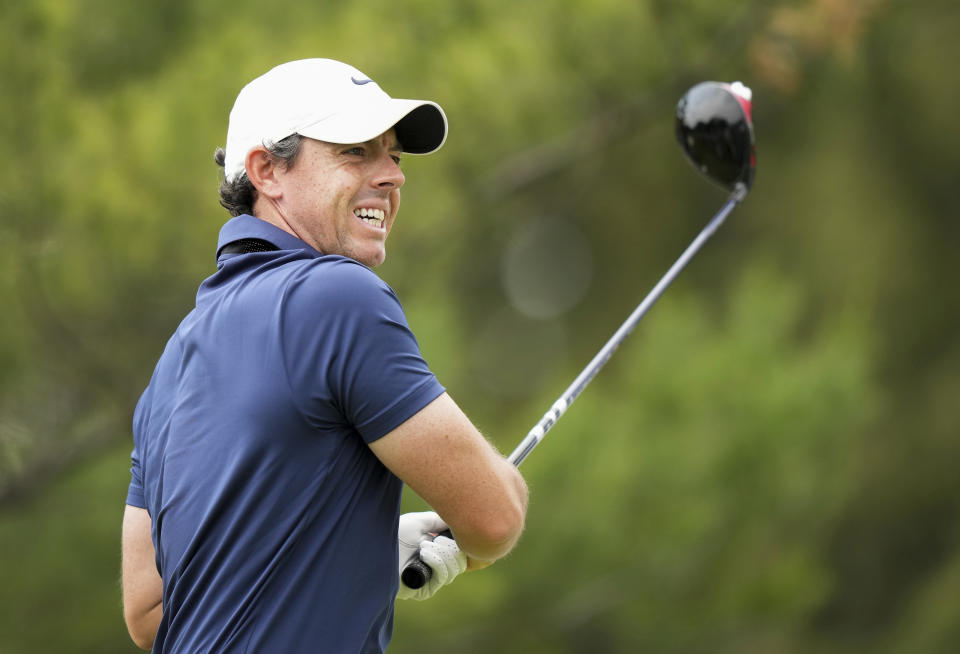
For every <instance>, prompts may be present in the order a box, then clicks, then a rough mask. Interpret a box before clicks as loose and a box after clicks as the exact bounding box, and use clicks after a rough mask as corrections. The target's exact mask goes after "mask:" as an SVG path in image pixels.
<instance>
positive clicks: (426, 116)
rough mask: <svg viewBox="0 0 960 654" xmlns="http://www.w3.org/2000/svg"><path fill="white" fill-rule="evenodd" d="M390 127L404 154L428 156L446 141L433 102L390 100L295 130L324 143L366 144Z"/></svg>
mask: <svg viewBox="0 0 960 654" xmlns="http://www.w3.org/2000/svg"><path fill="white" fill-rule="evenodd" d="M391 127H395V128H396V133H397V140H399V141H400V147H401V148H402V149H403V151H404V152H408V153H410V154H429V153H430V152H434V151H436V150H438V149H439V148H440V146H442V145H443V143H444V141H446V139H447V117H446V115H445V114H444V113H443V109H441V108H440V106H439V105H438V104H436V103H434V102H429V101H425V100H402V99H396V98H390V99H388V100H387V101H386V102H382V103H371V104H366V105H363V106H362V107H352V108H350V109H349V110H345V111H341V112H338V113H335V114H332V115H330V116H327V117H326V118H324V119H322V120H319V121H317V122H315V123H312V124H310V125H307V126H304V127H301V128H299V129H297V130H296V132H297V133H298V134H301V135H302V136H306V137H308V138H312V139H316V140H318V141H325V142H327V143H365V142H366V141H369V140H371V139H374V138H376V137H378V136H380V135H381V134H383V133H384V132H386V131H387V130H389V129H390V128H391Z"/></svg>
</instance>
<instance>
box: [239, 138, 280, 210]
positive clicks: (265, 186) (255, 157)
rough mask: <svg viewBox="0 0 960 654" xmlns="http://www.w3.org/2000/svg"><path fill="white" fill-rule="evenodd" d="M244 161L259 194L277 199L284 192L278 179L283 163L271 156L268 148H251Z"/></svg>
mask: <svg viewBox="0 0 960 654" xmlns="http://www.w3.org/2000/svg"><path fill="white" fill-rule="evenodd" d="M244 163H245V165H246V168H247V179H249V180H250V183H251V184H253V186H254V188H256V189H257V193H258V194H259V195H263V196H266V197H268V198H274V199H277V198H279V197H280V196H281V195H282V194H283V191H282V188H281V186H280V180H279V179H278V173H280V172H281V170H280V166H281V165H280V163H279V162H278V161H277V160H276V159H275V158H274V157H272V156H270V153H269V152H267V150H266V148H254V149H253V150H250V152H248V153H247V158H246V160H245V162H244Z"/></svg>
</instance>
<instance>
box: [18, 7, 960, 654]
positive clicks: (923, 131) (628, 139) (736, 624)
mask: <svg viewBox="0 0 960 654" xmlns="http://www.w3.org/2000/svg"><path fill="white" fill-rule="evenodd" d="M958 33H960V7H958V5H957V4H956V3H953V2H947V1H946V0H939V1H938V0H926V1H921V2H912V3H907V2H897V1H895V0H846V1H844V0H793V1H770V2H759V1H754V2H734V1H733V0H711V1H710V2H706V1H699V0H697V1H694V0H688V1H686V2H667V1H665V0H645V1H639V2H633V3H626V2H622V1H621V2H613V1H611V0H590V1H589V2H588V1H586V0H565V1H556V2H543V3H518V2H510V3H508V2H502V1H500V0H496V1H495V0H487V1H478V0H472V1H471V0H466V1H464V2H457V3H440V2H436V1H435V0H432V1H427V0H419V1H411V2H407V3H396V2H387V1H385V0H371V1H366V2H354V3H323V2H316V3H289V2H276V3H262V2H249V1H246V0H234V1H233V2H224V1H223V0H206V1H202V2H187V1H186V0H168V1H166V2H162V3H159V2H158V3H131V2H127V3H123V2H117V1H116V0H78V1H77V2H67V1H65V0H33V1H32V2H6V3H2V4H0V35H2V37H3V38H0V84H2V89H3V101H2V104H0V142H2V143H3V144H4V153H5V155H6V156H4V157H0V180H2V181H0V243H2V244H3V252H4V256H3V257H0V306H2V307H3V311H2V316H3V318H2V320H0V553H2V555H3V556H2V559H0V652H3V653H4V654H21V653H22V654H27V653H29V654H34V653H43V652H63V651H69V652H97V653H105V652H129V651H133V650H134V647H133V645H132V644H131V643H130V642H129V640H128V638H127V636H126V633H125V630H124V627H123V623H122V619H121V616H120V604H119V592H118V585H117V579H118V573H119V558H118V545H119V521H120V516H121V513H122V510H123V499H124V496H125V491H126V484H127V476H128V473H127V467H128V453H129V448H130V438H129V422H130V417H131V413H132V407H133V405H134V403H135V401H136V398H137V397H138V395H139V393H140V391H141V390H142V388H143V387H144V385H145V384H146V382H147V380H148V379H149V375H150V372H151V370H152V366H153V363H154V361H155V359H156V357H157V356H158V354H159V352H160V350H161V348H162V347H163V344H164V342H165V340H166V338H167V336H168V335H169V333H170V332H171V331H172V329H173V328H174V327H175V325H176V324H177V322H178V321H179V319H180V318H181V317H182V315H183V314H184V313H186V311H188V310H189V308H190V306H191V304H192V299H193V293H194V291H195V288H196V286H197V284H198V283H199V281H200V280H201V279H203V277H205V276H206V275H208V274H209V273H210V272H211V271H212V269H213V263H214V262H213V249H214V242H215V239H216V234H217V231H218V229H219V227H220V225H221V224H222V222H224V221H225V219H226V218H227V214H226V213H225V212H224V211H223V210H222V209H221V208H220V207H219V206H218V204H217V198H216V186H217V169H216V167H215V166H214V165H213V162H212V154H213V151H214V149H215V148H216V147H217V146H219V145H222V144H223V141H224V139H225V133H226V117H227V114H228V112H229V109H230V106H231V105H232V102H233V99H234V97H235V95H236V93H237V91H238V90H239V88H240V87H241V86H242V85H243V84H244V83H246V81H248V80H249V79H251V78H253V77H254V76H256V75H258V74H260V73H262V72H264V71H265V70H267V69H268V68H270V67H271V66H273V65H275V64H277V63H280V62H282V61H286V60H290V59H296V58H302V57H310V56H328V57H333V58H337V59H342V60H345V61H348V62H350V63H352V64H354V65H356V66H357V67H359V68H360V69H361V70H363V71H365V72H367V73H369V74H370V75H371V76H372V77H374V78H375V79H377V81H378V82H379V83H380V85H381V86H382V87H383V88H385V89H386V90H387V91H388V92H391V93H392V94H394V95H398V96H407V97H426V98H433V99H436V100H437V101H439V102H440V103H441V104H442V105H443V106H444V108H445V109H446V111H447V113H448V117H449V119H450V123H451V133H450V138H449V140H448V143H447V145H446V146H445V147H444V149H443V150H442V151H441V152H440V153H438V154H437V155H434V156H431V157H426V158H415V157H408V158H407V159H406V161H405V164H404V165H405V169H406V174H407V179H408V182H407V185H406V187H405V188H404V207H403V210H402V211H401V214H400V219H399V220H398V223H397V229H396V230H394V232H393V234H392V235H391V243H390V253H389V258H388V261H387V263H386V264H385V265H384V266H383V267H382V268H381V269H380V270H379V272H380V273H381V275H382V276H383V277H384V279H386V280H387V281H388V282H389V283H390V284H391V285H392V286H393V287H394V288H395V289H396V290H397V292H398V294H399V295H400V297H401V299H402V300H403V302H404V305H405V307H406V310H407V313H408V317H409V319H410V322H411V324H412V325H413V327H414V329H415V331H416V333H417V334H418V338H419V340H420V342H421V345H422V347H423V351H424V354H425V356H426V357H427V359H428V361H430V363H431V365H432V367H433V368H434V369H435V371H436V372H437V374H438V376H439V377H440V379H441V381H442V382H443V383H444V384H445V385H447V387H448V388H449V390H450V391H451V393H452V394H453V395H454V397H455V398H456V399H457V400H458V402H459V403H460V404H461V406H463V407H464V408H465V409H466V410H467V412H468V413H469V414H470V415H471V416H472V417H473V418H474V420H475V421H476V422H477V424H478V425H479V426H481V428H482V429H483V430H484V431H485V433H487V434H488V435H489V436H490V438H491V439H492V440H494V441H495V442H496V443H497V444H498V446H499V447H500V448H501V449H503V450H504V451H509V450H510V449H512V447H513V445H514V444H516V443H517V442H518V441H519V440H520V438H521V437H522V436H523V434H525V433H526V431H527V430H528V429H529V428H530V426H532V425H533V423H534V422H536V420H537V419H538V418H539V417H540V415H542V413H543V411H544V410H545V409H546V408H547V407H549V405H550V404H551V403H552V402H553V400H554V399H555V398H556V397H557V396H558V395H559V394H560V392H561V391H562V390H563V389H564V388H565V387H566V385H567V384H568V383H569V382H570V380H572V379H573V377H574V376H575V375H576V373H577V372H578V371H579V370H580V369H581V368H582V366H583V365H584V364H585V363H586V362H587V361H588V360H589V359H590V357H592V355H593V354H594V353H595V352H596V350H597V349H598V348H599V346H600V345H601V344H602V343H603V342H604V341H605V340H606V338H607V337H608V336H609V335H610V334H611V333H612V332H613V330H614V329H615V328H616V327H617V326H618V325H619V324H620V322H621V321H622V320H623V319H624V318H625V317H626V315H627V314H628V313H629V312H630V311H631V310H632V308H633V307H634V306H635V305H636V303H637V302H638V301H639V300H640V299H641V298H642V297H643V295H644V294H645V293H646V292H647V291H648V290H649V288H650V287H651V286H652V285H653V284H654V283H655V282H656V280H657V279H658V278H659V276H660V275H661V274H662V273H663V272H664V271H665V270H666V268H667V267H668V266H669V265H670V264H671V263H672V261H673V260H674V259H675V257H676V256H677V255H678V254H679V253H680V252H681V251H682V249H683V248H684V247H685V246H686V244H687V243H688V242H689V241H690V239H692V238H693V236H694V235H695V234H696V233H697V231H699V229H700V228H701V226H702V225H703V224H704V223H705V222H706V220H707V219H708V218H709V217H710V216H711V215H712V214H713V213H714V212H715V211H716V210H717V209H718V208H719V206H720V205H721V203H722V201H723V199H724V198H723V193H722V192H721V191H719V190H717V189H715V188H712V187H711V186H710V185H709V184H708V183H706V182H705V181H703V180H701V179H699V178H698V177H697V175H696V173H694V172H693V171H692V170H691V169H690V167H689V166H688V165H687V164H686V163H685V162H684V161H683V159H682V156H681V155H680V153H679V150H678V148H677V147H676V146H675V144H674V142H673V134H672V112H673V107H674V104H675V102H676V100H677V98H679V97H680V95H681V94H682V93H683V91H684V90H685V89H686V88H687V87H689V86H690V85H691V84H693V83H695V82H697V81H700V80H703V79H721V80H733V79H741V80H743V81H745V82H746V83H748V84H749V85H750V86H751V87H752V88H753V90H754V120H755V124H756V130H757V140H758V161H759V164H758V172H757V181H756V185H755V188H754V191H753V192H752V193H751V196H750V197H749V198H748V199H747V201H746V202H745V203H744V205H743V206H742V207H741V208H739V209H738V210H737V211H736V212H735V213H734V214H733V216H731V218H730V220H729V221H728V223H727V224H726V225H725V226H724V228H723V230H721V231H720V232H719V233H718V234H717V236H716V237H715V238H714V240H713V241H711V243H710V244H709V245H708V247H707V248H706V249H705V250H704V252H703V253H702V254H701V255H699V256H698V258H697V259H696V260H695V261H694V263H693V264H691V266H690V267H689V268H688V269H687V270H686V271H684V273H683V275H682V276H681V278H680V279H679V280H678V281H677V283H676V284H675V285H674V287H673V288H672V289H671V290H670V291H669V293H667V294H666V295H665V296H664V298H663V299H662V300H661V301H660V303H659V304H658V305H657V307H656V308H655V309H654V310H653V311H652V312H651V313H650V315H649V316H648V317H647V318H646V319H645V320H644V321H643V323H641V325H640V327H639V328H638V329H637V331H636V332H635V334H634V335H633V336H632V337H631V339H630V340H629V341H628V342H627V343H626V344H625V345H624V346H623V348H622V349H621V350H620V352H619V353H618V354H617V355H616V356H615V357H614V358H613V359H612V360H611V362H610V363H609V365H608V366H607V367H606V368H605V369H604V371H603V373H602V374H601V375H600V376H599V377H598V378H597V379H596V380H595V381H594V383H593V384H592V385H591V386H590V387H589V388H588V389H587V391H586V392H585V393H584V394H583V395H582V396H581V398H580V399H579V400H578V401H577V403H576V405H575V406H574V407H573V408H572V409H571V410H570V411H569V412H568V414H567V415H566V416H565V417H564V418H563V420H562V421H561V422H560V424H559V425H558V426H557V427H556V428H555V429H554V430H553V431H552V432H551V433H550V436H549V438H548V440H549V444H546V445H544V446H543V447H541V448H539V449H538V450H537V452H536V454H535V455H534V456H532V457H531V458H530V459H529V460H528V461H527V462H526V463H525V464H524V473H525V476H526V477H527V478H528V481H529V483H530V486H531V490H532V498H531V508H530V515H529V520H528V527H527V532H526V534H525V535H524V537H523V540H522V541H521V544H520V546H519V547H518V549H517V550H516V551H515V553H513V554H512V555H511V556H510V557H509V558H507V559H506V560H504V561H502V562H500V563H498V564H497V565H496V566H494V567H493V568H491V569H489V570H487V571H484V572H482V573H478V574H476V575H473V574H471V575H468V576H466V577H464V578H463V579H462V580H459V581H458V582H457V583H456V584H454V585H453V586H451V587H450V588H449V589H445V590H444V591H443V592H442V594H441V595H440V596H438V597H437V598H435V599H433V600H431V601H429V602H425V603H401V604H400V605H399V606H398V615H397V627H396V630H395V638H394V643H393V646H392V647H391V651H395V652H408V651H409V652H413V651H422V650H423V649H425V648H431V649H442V650H446V651H458V652H494V651H496V652H528V653H537V652H571V653H573V652H585V651H590V652H593V651H609V652H634V651H652V652H677V653H680V652H683V653H687V652H690V653H697V652H711V653H714V652H731V653H732V652H737V653H751V652H758V653H759V652H764V653H766V652H784V653H793V652H797V653H799V652H809V651H818V652H828V653H830V652H878V653H880V654H894V653H901V652H902V653H907V652H909V653H916V652H954V651H958V650H960V627H958V625H960V593H958V592H957V590H958V588H960V529H958V524H960V520H958V518H960V476H958V475H957V473H956V461H957V460H958V455H960V428H958V427H960V420H958V417H957V409H956V406H957V398H958V396H960V375H958V373H957V371H958V369H960V340H958V338H957V326H958V318H960V293H958V292H957V281H958V279H957V273H956V265H955V258H956V254H957V252H958V246H960V227H958V221H957V220H956V197H957V196H956V191H955V187H956V177H957V171H958V170H960V154H958V153H960V129H958V127H957V122H956V115H957V108H958V107H960V76H958V75H957V74H956V71H955V64H954V63H953V62H954V61H956V60H957V59H958V55H960V48H958V46H957V44H956V34H958ZM518 288H519V289H520V291H518V290H517V289H518ZM571 289H572V290H571ZM524 298H526V299H524ZM531 298H533V300H531ZM531 302H534V304H536V306H534V305H533V304H531ZM538 303H539V304H538ZM406 502H407V504H408V505H409V506H410V507H417V506H419V505H420V501H419V500H418V499H417V498H415V497H408V498H407V499H406Z"/></svg>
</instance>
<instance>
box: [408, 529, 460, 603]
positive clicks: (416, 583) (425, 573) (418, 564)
mask: <svg viewBox="0 0 960 654" xmlns="http://www.w3.org/2000/svg"><path fill="white" fill-rule="evenodd" d="M437 536H446V537H447V538H453V534H452V533H450V530H449V529H444V530H443V531H441V532H440V533H439V534H437ZM432 576H433V568H431V567H430V566H429V565H427V564H426V563H424V562H423V561H422V560H421V559H420V557H419V556H417V558H415V559H413V560H412V561H410V563H408V564H407V565H406V567H405V568H404V569H403V572H401V573H400V581H402V582H403V585H404V586H406V587H407V588H412V589H413V590H416V589H418V588H423V586H425V585H426V583H427V582H428V581H430V577H432Z"/></svg>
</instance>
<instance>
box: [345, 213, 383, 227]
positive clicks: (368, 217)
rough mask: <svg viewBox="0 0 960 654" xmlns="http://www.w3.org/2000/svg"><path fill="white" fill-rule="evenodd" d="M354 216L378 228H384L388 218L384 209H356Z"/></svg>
mask: <svg viewBox="0 0 960 654" xmlns="http://www.w3.org/2000/svg"><path fill="white" fill-rule="evenodd" d="M353 215H354V216H356V217H357V218H359V219H360V220H361V221H363V222H365V223H367V224H368V225H372V226H374V227H377V228H382V227H383V220H384V218H385V217H386V214H385V213H384V211H383V209H354V210H353Z"/></svg>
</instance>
